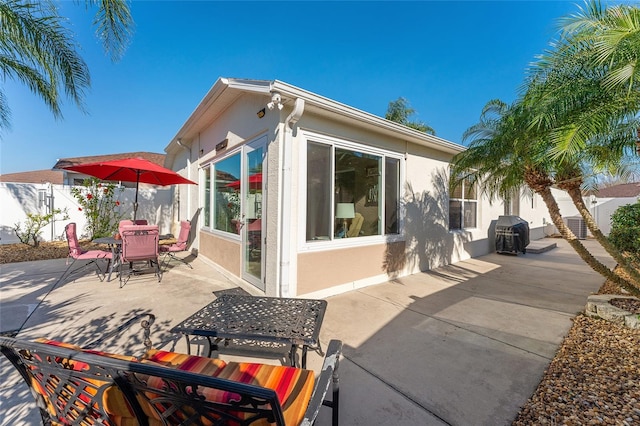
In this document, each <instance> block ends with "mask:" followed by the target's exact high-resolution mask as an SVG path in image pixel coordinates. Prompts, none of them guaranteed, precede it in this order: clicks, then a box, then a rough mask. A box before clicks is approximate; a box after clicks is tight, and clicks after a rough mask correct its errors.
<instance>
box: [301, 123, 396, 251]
mask: <svg viewBox="0 0 640 426" xmlns="http://www.w3.org/2000/svg"><path fill="white" fill-rule="evenodd" d="M300 133H301V142H302V143H301V144H300V151H299V161H300V163H299V164H300V177H301V184H300V186H299V192H298V199H299V200H300V203H299V205H300V210H299V217H298V224H299V225H298V236H299V237H298V250H299V251H301V252H305V251H323V250H330V249H335V248H337V247H356V246H363V245H372V244H382V243H389V242H395V241H404V240H405V235H404V217H405V212H404V203H403V195H402V183H403V182H404V176H405V165H406V162H405V161H404V160H405V158H406V157H405V155H404V153H399V152H397V151H391V150H387V149H381V148H377V147H373V146H370V145H367V144H365V143H362V142H355V141H350V140H346V139H340V138H336V137H332V136H328V135H324V134H321V133H315V132H310V131H305V130H301V131H300ZM309 142H312V143H318V144H325V145H328V146H329V147H330V148H331V159H330V167H331V182H332V191H331V192H332V194H331V201H330V202H331V205H332V208H331V212H332V215H333V216H335V212H334V211H333V209H334V207H333V205H334V204H335V198H334V197H335V187H334V186H333V185H335V179H336V172H335V150H336V148H339V149H345V150H351V151H355V152H359V153H363V154H370V155H375V156H379V157H380V164H381V166H380V174H381V178H380V192H379V197H380V198H379V200H378V202H379V203H380V206H381V207H380V211H379V215H380V216H379V220H381V221H382V223H381V224H380V232H381V233H380V235H368V236H360V237H357V238H336V237H335V236H334V235H331V239H330V240H326V241H307V236H306V228H307V149H308V144H309ZM387 158H393V159H396V160H398V167H399V173H398V174H399V178H398V188H397V192H398V200H397V202H398V233H396V234H385V233H384V232H385V223H384V220H385V219H386V217H385V216H386V214H385V196H386V194H385V192H386V191H385V179H386V177H385V176H384V175H385V171H386V159H387ZM333 216H332V219H331V220H333V219H334V218H333Z"/></svg>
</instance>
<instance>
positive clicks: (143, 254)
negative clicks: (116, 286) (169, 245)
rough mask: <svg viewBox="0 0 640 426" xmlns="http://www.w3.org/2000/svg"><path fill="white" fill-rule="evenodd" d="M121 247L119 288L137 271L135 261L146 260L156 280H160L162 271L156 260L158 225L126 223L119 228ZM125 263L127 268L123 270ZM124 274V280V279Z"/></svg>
mask: <svg viewBox="0 0 640 426" xmlns="http://www.w3.org/2000/svg"><path fill="white" fill-rule="evenodd" d="M120 234H121V235H120V236H121V237H122V248H121V250H120V288H122V287H123V285H124V283H126V281H128V280H129V278H130V276H131V275H132V274H134V273H136V272H139V271H137V270H136V269H135V268H134V266H135V263H136V262H148V264H149V266H151V267H153V268H154V269H155V274H156V275H157V276H158V282H160V280H162V271H161V269H160V263H159V261H158V242H159V239H160V234H159V232H158V225H126V226H123V227H121V228H120ZM125 265H126V266H127V270H126V271H125V270H124V267H125ZM125 275H126V280H125Z"/></svg>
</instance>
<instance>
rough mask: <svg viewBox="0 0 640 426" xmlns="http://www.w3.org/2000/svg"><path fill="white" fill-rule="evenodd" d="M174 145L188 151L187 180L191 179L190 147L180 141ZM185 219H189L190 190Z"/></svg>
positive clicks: (179, 139) (189, 191) (177, 140)
mask: <svg viewBox="0 0 640 426" xmlns="http://www.w3.org/2000/svg"><path fill="white" fill-rule="evenodd" d="M176 143H177V144H178V146H179V147H180V148H182V149H184V150H187V151H189V157H188V158H187V179H189V180H193V179H191V147H190V146H187V145H185V144H183V143H182V139H181V138H178V139H176ZM187 217H191V190H190V189H188V190H187ZM180 220H181V217H180V208H178V223H179V222H180Z"/></svg>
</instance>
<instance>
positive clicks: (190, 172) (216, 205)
mask: <svg viewBox="0 0 640 426" xmlns="http://www.w3.org/2000/svg"><path fill="white" fill-rule="evenodd" d="M463 150H464V147H463V146H460V145H458V144H455V143H452V142H450V141H447V140H444V139H441V138H438V137H435V136H432V135H429V134H426V133H421V132H418V131H416V130H413V129H410V128H408V127H405V126H402V125H400V124H397V123H394V122H391V121H388V120H385V119H383V118H380V117H378V116H375V115H372V114H370V113H367V112H364V111H361V110H358V109H356V108H353V107H350V106H348V105H344V104H342V103H339V102H336V101H334V100H331V99H328V98H325V97H323V96H320V95H318V94H315V93H311V92H309V91H306V90H304V89H301V88H299V87H295V86H292V85H290V84H287V83H285V82H282V81H278V80H273V81H264V80H244V79H232V78H220V79H219V80H218V81H217V82H216V83H215V84H214V86H213V87H212V88H211V90H210V91H209V92H208V93H207V94H206V96H205V97H204V98H203V100H202V101H201V102H200V104H199V105H198V106H197V107H196V109H195V110H194V112H193V113H192V114H191V116H189V118H188V119H187V120H186V122H185V123H184V124H183V126H182V127H181V128H180V129H179V130H178V132H177V134H176V135H175V136H174V137H173V138H172V140H171V141H170V143H169V144H168V145H167V147H166V148H165V151H166V153H167V159H166V164H165V165H166V167H169V168H172V169H173V170H177V171H179V172H180V173H181V174H182V175H183V176H185V177H187V178H188V179H191V180H195V181H197V182H198V183H199V185H198V186H197V187H195V186H193V185H191V186H186V185H181V186H180V188H179V190H178V193H177V196H178V197H179V199H180V200H181V203H180V209H181V211H180V216H181V217H184V218H187V217H188V218H191V220H192V229H193V234H194V235H193V237H194V246H193V248H195V249H197V250H198V252H199V256H201V257H203V258H205V259H206V260H208V261H211V262H213V263H215V264H216V265H218V266H219V267H220V268H223V269H224V270H226V271H227V273H229V274H231V275H233V276H235V277H238V278H241V279H242V280H244V281H245V282H247V283H249V284H250V285H253V286H255V288H256V289H258V290H260V291H262V292H264V293H265V294H267V295H269V296H308V297H324V296H328V295H331V294H337V293H340V292H343V291H348V290H352V289H354V288H359V287H364V286H367V285H372V284H377V283H380V282H384V281H387V280H389V279H392V278H395V277H401V276H405V275H408V274H412V273H416V272H419V271H424V270H428V269H431V268H435V267H438V266H441V265H444V264H449V263H453V262H457V261H459V260H463V259H467V258H470V257H475V256H479V255H482V254H486V253H488V252H491V251H493V250H494V239H493V237H494V233H495V221H496V220H497V218H498V216H500V215H503V214H515V215H520V216H521V217H523V218H524V219H526V220H527V221H528V222H529V225H530V229H531V235H532V238H533V239H535V238H541V237H542V236H543V228H544V224H545V223H546V222H548V219H545V216H546V215H547V212H546V208H545V206H544V204H543V203H542V202H541V200H540V199H539V197H537V196H534V195H531V194H529V193H527V192H523V193H522V194H517V195H516V196H514V197H513V199H511V200H507V202H503V201H501V200H492V201H493V202H490V200H485V199H483V198H482V197H480V194H479V191H476V188H474V187H470V186H468V187H462V188H458V190H456V191H455V192H454V193H452V194H449V191H448V182H449V174H448V173H449V164H450V161H451V159H452V157H453V156H454V155H455V154H457V153H459V152H461V151H463Z"/></svg>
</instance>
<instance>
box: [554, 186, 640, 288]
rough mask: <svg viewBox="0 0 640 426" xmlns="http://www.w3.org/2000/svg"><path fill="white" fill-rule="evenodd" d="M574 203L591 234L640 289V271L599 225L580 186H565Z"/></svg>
mask: <svg viewBox="0 0 640 426" xmlns="http://www.w3.org/2000/svg"><path fill="white" fill-rule="evenodd" d="M565 190H566V191H567V193H568V194H569V196H570V197H571V200H572V201H573V204H574V205H575V206H576V208H577V209H578V211H579V212H580V215H581V216H582V218H583V219H584V221H585V224H586V225H587V228H589V231H591V235H593V237H594V238H595V239H596V240H597V241H598V242H599V243H600V245H601V246H602V247H603V248H604V249H605V250H606V252H607V253H609V255H610V256H611V257H612V258H613V259H614V260H615V261H616V262H618V265H619V266H620V267H621V268H622V269H623V270H624V271H625V272H626V273H627V274H629V276H630V277H631V278H632V279H633V281H634V287H636V288H638V289H640V272H639V271H638V270H637V269H636V268H634V267H633V266H632V265H631V264H630V263H629V261H628V260H627V259H626V258H625V257H624V256H623V255H622V253H620V250H618V249H616V248H615V247H614V246H613V244H611V241H609V239H608V238H607V237H606V236H605V235H604V234H603V233H602V231H601V230H600V228H599V227H598V225H597V224H596V222H595V220H594V219H593V216H592V215H591V212H589V209H588V208H587V206H586V205H585V204H584V200H583V199H582V192H581V191H580V188H574V187H570V188H565Z"/></svg>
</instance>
